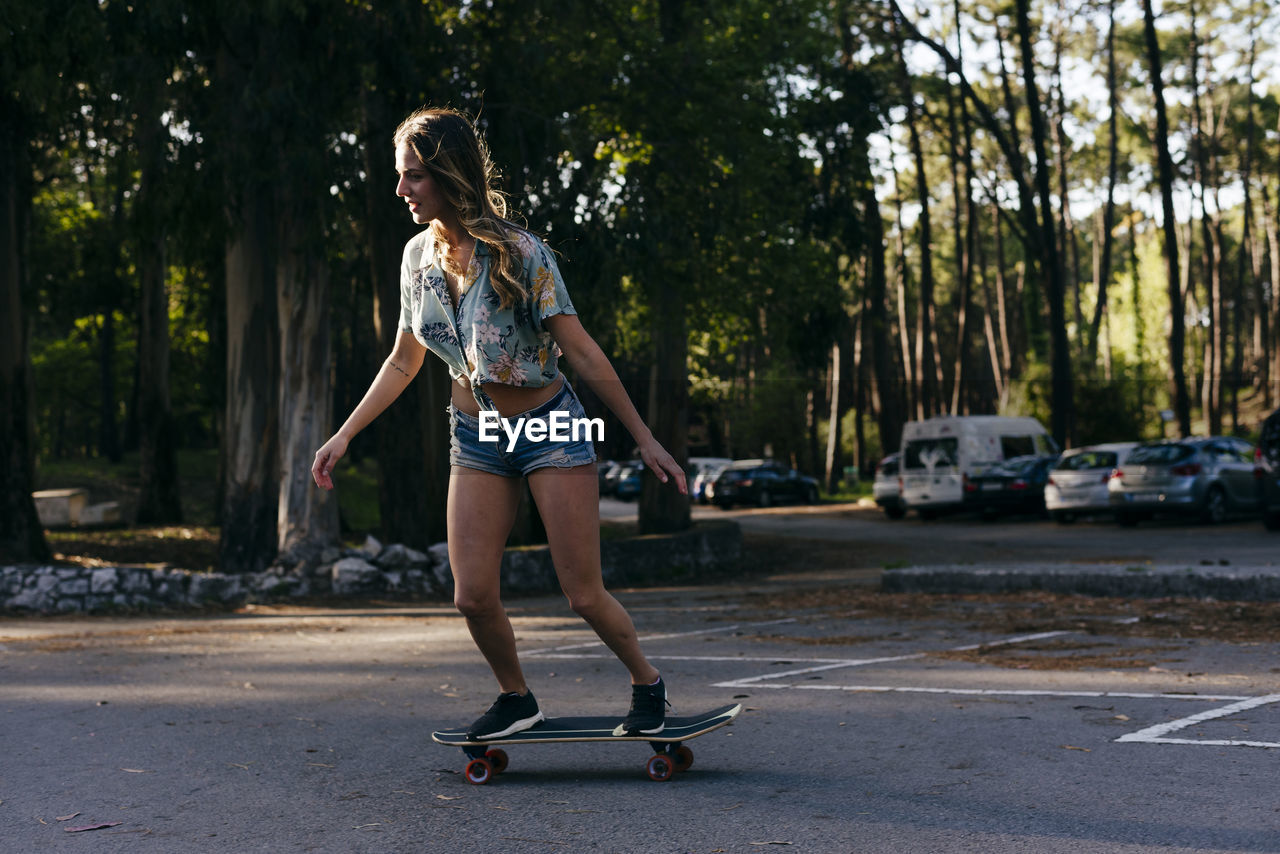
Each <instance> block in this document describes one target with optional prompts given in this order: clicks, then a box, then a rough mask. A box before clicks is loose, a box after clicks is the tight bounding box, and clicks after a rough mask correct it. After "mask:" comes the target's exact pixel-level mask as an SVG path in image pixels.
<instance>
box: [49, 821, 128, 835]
mask: <svg viewBox="0 0 1280 854" xmlns="http://www.w3.org/2000/svg"><path fill="white" fill-rule="evenodd" d="M121 824H124V822H122V821H104V822H102V823H101V824H86V825H82V826H81V827H64V828H62V829H63V830H65V831H66V832H67V833H80V832H81V831H85V830H102V829H103V828H104V827H118V826H119V825H121Z"/></svg>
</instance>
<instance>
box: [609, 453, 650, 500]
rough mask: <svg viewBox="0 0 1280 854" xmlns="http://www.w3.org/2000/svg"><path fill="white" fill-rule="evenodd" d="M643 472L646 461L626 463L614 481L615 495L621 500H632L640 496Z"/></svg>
mask: <svg viewBox="0 0 1280 854" xmlns="http://www.w3.org/2000/svg"><path fill="white" fill-rule="evenodd" d="M643 472H644V463H642V462H640V461H639V460H636V461H634V462H630V463H627V464H626V465H624V466H623V467H622V471H620V472H619V473H618V477H617V479H616V480H615V481H614V486H613V497H614V498H617V499H618V500H619V501H631V500H633V499H635V498H639V497H640V476H641V474H643Z"/></svg>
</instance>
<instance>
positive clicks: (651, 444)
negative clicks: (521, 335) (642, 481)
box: [542, 314, 689, 495]
mask: <svg viewBox="0 0 1280 854" xmlns="http://www.w3.org/2000/svg"><path fill="white" fill-rule="evenodd" d="M542 325H543V326H544V327H546V329H547V331H548V332H550V333H551V335H552V337H553V338H555V339H556V343H557V344H559V345H560V350H561V351H562V352H563V353H564V358H565V359H566V360H567V361H568V362H569V364H570V365H572V366H573V371H574V373H575V374H576V375H577V376H579V377H582V379H583V381H584V382H586V384H587V385H589V386H591V390H592V391H593V392H595V394H596V396H597V397H599V398H600V399H601V400H602V401H604V404H605V406H607V407H609V410H610V411H611V412H613V414H614V415H616V416H618V420H619V421H621V422H622V426H624V427H626V428H627V432H629V433H630V434H631V436H632V438H634V439H635V440H636V446H637V447H638V448H639V450H640V458H641V459H642V460H644V464H645V466H646V467H647V468H649V469H650V470H651V471H652V472H653V473H654V474H655V475H657V476H658V480H660V481H662V482H663V483H666V482H667V478H668V477H673V478H675V481H676V488H677V489H679V490H680V494H681V495H688V494H689V485H688V483H687V481H686V480H685V474H684V469H682V468H681V467H680V465H679V464H678V463H677V462H676V461H675V459H674V458H673V457H672V456H671V454H669V453H667V450H666V449H665V448H663V447H662V445H661V444H660V443H659V442H658V440H657V439H655V438H653V433H652V431H650V430H649V428H648V426H647V425H646V424H645V423H644V420H643V419H642V418H641V417H640V413H639V412H637V411H636V407H635V405H634V404H633V403H632V402H631V397H630V396H629V395H628V394H627V390H626V389H625V388H623V387H622V380H620V379H618V372H617V371H615V370H614V369H613V364H612V363H611V362H610V361H609V357H608V356H606V355H605V354H604V351H603V350H601V349H600V345H599V344H597V343H596V341H595V339H594V338H592V337H591V334H590V333H589V332H587V330H586V329H585V328H583V326H582V321H580V320H579V319H578V316H577V315H576V314H554V315H552V316H551V317H548V318H546V319H545V320H543V321H542Z"/></svg>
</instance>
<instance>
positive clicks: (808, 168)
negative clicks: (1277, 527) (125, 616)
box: [0, 0, 1280, 572]
mask: <svg viewBox="0 0 1280 854" xmlns="http://www.w3.org/2000/svg"><path fill="white" fill-rule="evenodd" d="M1277 17H1278V16H1277V15H1276V14H1275V10H1274V8H1273V7H1272V4H1271V3H1270V2H1267V0H1164V2H1159V0H1037V2H1032V0H1016V1H1015V2H993V0H953V2H952V3H945V4H929V5H928V7H927V8H926V7H923V6H916V5H913V4H909V3H899V2H894V0H887V2H886V0H789V2H785V3H778V2H776V0H760V2H757V0H716V2H710V0H705V2H697V0H689V2H680V1H679V0H639V1H638V2H636V1H635V0H633V2H614V0H591V1H590V2H583V1H582V0H558V2H556V3H547V2H542V0H519V2H517V1H516V0H490V2H460V3H459V2H442V1H441V0H420V2H419V0H414V2H407V0H406V2H376V3H375V2H357V0H345V2H344V1H343V0H253V1H252V2H251V1H250V0H227V2H221V3H191V2H180V0H152V1H151V2H146V3H143V2H135V3H133V4H130V3H126V2H117V0H10V2H7V3H5V4H4V9H3V11H2V12H0V76H2V80H3V87H2V91H0V259H3V263H4V267H3V276H2V278H0V294H2V296H3V299H4V309H3V328H2V329H0V448H3V450H4V453H3V454H0V490H2V493H3V494H2V495H0V500H2V501H3V505H2V506H0V558H3V559H6V560H42V559H47V558H48V556H49V548H48V543H47V541H46V537H45V534H44V532H43V531H42V530H41V528H40V526H39V524H38V521H37V520H36V517H35V513H34V509H33V505H32V502H31V498H30V493H31V490H32V489H33V488H34V486H35V484H36V483H37V482H38V481H40V482H42V481H43V478H42V477H41V476H40V475H39V474H38V473H40V472H46V471H49V470H57V469H56V466H57V464H58V462H59V461H64V460H75V459H85V458H94V459H106V460H111V461H116V462H119V461H121V460H126V461H129V465H131V466H135V468H136V474H137V490H136V501H135V502H133V503H132V504H131V505H130V508H129V513H130V516H131V521H135V522H137V523H139V524H151V525H162V524H166V523H174V522H179V521H182V520H183V519H184V518H187V519H188V521H191V518H190V514H191V512H192V511H191V510H190V502H189V501H184V495H183V494H182V490H181V489H180V486H179V484H180V482H185V481H180V479H179V474H180V466H179V460H184V461H189V460H193V459H205V460H208V459H211V458H212V459H216V461H217V462H216V464H213V465H207V469H208V470H207V471H205V472H204V477H203V479H204V480H205V481H207V482H208V483H209V484H210V485H211V489H210V492H211V493H212V495H213V498H212V499H211V500H210V501H208V502H207V504H208V515H209V516H210V517H211V518H207V519H196V520H194V521H195V522H197V523H201V524H204V525H206V527H207V529H208V530H211V531H213V532H215V533H214V536H215V537H216V540H217V541H216V561H217V564H218V565H219V567H220V568H221V569H223V570H225V571H231V572H235V571H254V570H258V569H262V568H263V567H265V566H266V565H268V564H270V563H272V562H276V563H281V562H283V563H296V562H298V561H300V560H311V559H314V557H315V555H316V554H317V553H318V552H319V551H320V550H322V549H323V548H324V547H326V546H328V545H332V544H333V543H335V542H336V541H337V540H338V539H339V538H340V537H341V536H342V529H341V527H340V526H341V525H342V522H343V520H341V519H340V518H339V512H338V505H337V503H336V501H335V500H334V497H333V496H332V495H331V494H328V493H325V492H323V491H321V490H318V489H316V488H315V487H314V486H313V485H312V484H311V483H310V476H309V472H308V469H309V466H310V461H311V457H312V454H313V453H314V450H315V448H317V447H318V446H319V445H320V444H321V443H322V442H323V441H324V440H325V438H327V436H328V435H329V433H330V432H331V431H332V430H333V429H334V427H335V426H336V423H337V422H338V421H340V420H341V418H342V417H344V416H345V414H346V413H347V412H348V411H349V410H350V409H351V407H352V406H353V405H354V403H355V402H356V401H357V400H358V399H359V397H360V395H361V394H362V393H363V391H364V389H365V387H366V386H367V384H368V382H369V380H370V378H371V377H372V376H373V375H374V373H375V372H376V370H377V367H378V365H379V363H380V362H381V360H382V359H383V358H384V356H385V353H386V352H387V351H388V350H389V348H390V343H391V340H392V338H393V337H394V334H395V329H396V322H397V318H398V314H399V281H398V274H399V263H400V253H401V248H402V246H403V244H404V241H405V240H406V239H407V238H408V237H409V236H410V235H411V234H412V228H413V226H412V223H411V222H410V220H409V218H408V216H407V215H406V213H405V211H404V208H403V207H402V205H403V203H402V201H401V200H400V199H398V198H397V197H396V196H395V194H394V187H395V181H396V176H395V173H394V169H393V162H392V149H391V143H390V139H391V132H392V130H393V129H394V128H395V126H396V124H397V123H398V122H399V120H400V119H401V118H403V117H404V116H405V115H406V114H407V113H408V112H410V111H411V110H413V109H414V108H416V107H418V106H420V105H422V104H431V105H450V106H454V107H458V108H461V109H464V110H467V111H469V112H470V113H472V114H473V115H476V116H478V121H479V124H480V126H481V127H482V129H483V130H484V132H485V133H486V135H487V137H488V140H489V143H490V146H491V148H492V151H493V154H494V158H495V160H496V161H497V163H498V164H499V165H500V166H501V168H502V169H503V183H504V189H505V190H506V191H507V192H508V193H509V194H510V196H511V198H512V199H513V201H514V203H515V207H516V208H517V209H518V210H520V211H521V212H522V213H523V217H524V219H525V221H526V222H527V224H528V226H529V227H530V228H532V229H533V230H534V231H536V232H538V233H539V234H541V235H543V236H544V237H545V238H546V239H547V241H548V242H549V244H550V245H551V246H552V247H553V248H554V249H555V250H556V252H557V253H558V254H559V258H560V266H561V269H562V271H563V273H564V276H565V278H566V281H567V282H568V285H569V290H570V293H571V295H572V298H573V300H574V303H575V305H576V307H577V309H578V311H579V312H580V313H581V314H582V315H583V317H584V321H585V324H586V326H587V328H588V329H589V330H591V331H592V332H593V334H594V335H595V337H596V338H597V339H598V340H599V341H600V342H601V344H602V346H603V347H604V349H605V350H606V352H607V353H609V354H610V356H611V358H612V359H613V360H614V363H615V365H616V367H617V368H618V370H619V373H620V375H621V376H622V377H623V379H624V382H625V383H626V385H627V387H628V388H629V390H630V391H631V394H632V397H633V399H635V400H636V401H637V402H638V404H639V406H640V409H641V411H642V413H643V414H644V415H645V416H646V419H647V421H648V423H649V424H650V426H651V427H652V428H653V429H654V432H655V434H656V435H657V436H658V438H659V439H660V440H661V441H663V442H664V444H665V445H666V446H667V447H668V448H669V449H671V450H672V451H673V452H675V453H676V454H677V455H678V456H679V457H680V458H682V459H683V458H684V457H685V456H686V455H698V454H705V455H716V456H730V457H743V456H757V455H766V454H767V455H772V456H774V457H777V458H781V459H786V460H788V461H790V462H791V463H793V464H794V465H796V466H797V467H799V468H800V469H802V470H805V471H809V472H812V473H815V474H819V475H821V476H823V477H824V478H825V480H826V483H827V486H828V489H834V488H836V486H837V484H838V482H839V480H840V479H841V477H842V476H843V475H844V473H845V472H846V471H847V470H850V469H851V470H854V471H858V472H863V473H866V472H868V471H869V470H870V468H871V467H872V466H874V464H875V461H876V460H877V459H878V457H879V456H880V455H881V454H882V453H885V452H887V451H888V450H892V449H894V448H895V447H896V446H897V442H898V438H899V435H900V431H901V428H902V425H903V423H904V422H905V421H906V420H908V419H911V418H921V417H927V416H929V415H934V414H940V413H957V414H965V413H974V414H981V413H997V412H999V413H1010V414H1028V415H1034V416H1037V417H1039V418H1041V419H1042V420H1043V421H1044V423H1046V424H1047V425H1049V426H1050V428H1051V431H1052V433H1053V434H1054V435H1055V437H1056V438H1057V439H1058V441H1059V443H1060V444H1062V445H1064V446H1069V445H1080V444H1085V443H1088V442H1095V441H1104V440H1124V439H1139V438H1151V437H1155V436H1160V435H1163V434H1165V433H1166V432H1171V433H1176V434H1179V435H1187V434H1190V433H1191V432H1192V431H1193V430H1196V431H1199V432H1211V433H1221V432H1233V433H1238V434H1242V435H1248V434H1249V433H1250V431H1252V430H1253V429H1254V428H1255V423H1256V414H1257V413H1258V412H1260V411H1264V410H1269V409H1270V408H1272V407H1273V406H1275V405H1276V403H1277V398H1278V397H1280V347H1277V346H1276V343H1277V342H1276V337H1277V335H1280V313H1278V302H1277V285H1278V284H1280V224H1278V222H1280V215H1278V214H1277V205H1278V204H1280V124H1278V123H1280V106H1278V97H1280V77H1278V76H1277V74H1276V69H1277V67H1280V63H1277V58H1280V54H1278V53H1277V40H1278V39H1280V21H1278V20H1277ZM432 361H434V360H432ZM446 402H447V375H446V374H445V373H444V372H443V369H442V367H441V366H438V365H434V364H431V363H429V367H428V369H426V370H424V372H423V374H422V375H421V376H420V377H419V379H418V381H417V382H416V383H415V384H414V385H413V386H412V387H411V389H410V391H409V392H408V393H406V394H405V395H404V396H403V397H402V399H401V400H400V401H398V402H397V403H396V404H395V405H394V406H393V407H392V408H391V410H389V411H388V413H387V414H386V415H384V417H383V418H382V419H380V420H379V421H378V422H377V423H376V424H375V425H374V426H373V427H372V428H370V429H369V431H368V432H367V433H366V434H364V435H362V436H361V438H360V439H359V440H357V442H356V443H355V444H354V445H353V447H352V450H351V455H350V459H349V461H348V465H349V466H350V467H351V469H350V470H351V471H353V472H354V471H355V469H356V468H357V467H359V466H362V465H367V466H368V467H369V469H370V470H371V471H372V472H373V476H374V477H376V482H377V493H376V494H377V499H376V502H377V506H378V510H379V512H378V514H377V515H376V517H375V518H376V519H377V520H378V524H379V525H380V531H381V533H382V535H383V537H384V538H386V539H388V540H390V541H395V542H403V543H407V544H409V545H413V546H418V547H422V546H425V545H427V544H429V543H431V542H435V541H438V540H440V539H442V538H443V519H444V512H443V505H444V500H443V498H444V490H445V484H446V479H447V460H446V457H445V454H446V451H445V449H446V447H447V437H446V435H445V433H444V431H445V429H446V419H444V417H443V414H442V411H443V409H444V406H445V404H446ZM586 402H587V405H588V409H589V411H591V414H603V412H602V411H601V408H600V407H599V406H598V402H597V401H594V400H591V399H590V398H588V399H587V401H586ZM1162 413H1165V420H1170V419H1171V423H1169V424H1166V423H1165V421H1164V420H1162V417H1161V414H1162ZM606 445H607V447H605V448H604V449H603V450H604V451H605V454H606V455H608V456H613V457H620V458H625V457H626V456H628V455H629V454H630V452H631V450H632V449H631V447H630V446H629V437H627V435H626V433H625V431H624V430H622V429H621V428H620V427H619V426H618V425H617V424H616V423H614V422H611V423H610V426H609V429H607V430H606ZM193 452H199V454H200V456H193ZM342 474H343V473H342V472H340V473H339V477H338V481H339V484H340V485H339V491H341V489H342ZM352 477H354V475H352ZM46 485H50V484H46ZM51 485H59V484H51ZM655 486H656V484H654V483H647V484H646V486H645V490H644V493H643V494H642V498H641V503H640V519H641V528H642V530H645V531H667V530H677V529H680V528H682V527H684V526H687V525H688V524H689V506H688V502H687V500H686V499H684V498H683V497H681V496H678V495H676V494H675V493H674V491H673V490H670V489H657V488H655ZM372 500H373V498H372V497H370V501H372ZM219 531H220V532H221V534H220V536H219V535H218V534H217V532H219Z"/></svg>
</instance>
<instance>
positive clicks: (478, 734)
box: [467, 691, 542, 741]
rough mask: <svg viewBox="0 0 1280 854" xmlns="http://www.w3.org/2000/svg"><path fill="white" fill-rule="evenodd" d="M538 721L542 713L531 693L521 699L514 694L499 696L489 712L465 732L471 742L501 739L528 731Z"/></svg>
mask: <svg viewBox="0 0 1280 854" xmlns="http://www.w3.org/2000/svg"><path fill="white" fill-rule="evenodd" d="M540 720H542V712H541V711H540V710H539V709H538V701H537V700H535V699H533V692H532V691H529V692H527V693H526V694H525V695H524V696H523V697H522V696H520V695H519V694H516V693H511V694H499V695H498V699H497V700H495V701H494V703H493V705H492V706H490V707H489V711H487V712H485V713H484V714H483V715H481V716H480V719H479V720H478V721H476V722H475V723H473V724H472V725H471V728H470V729H468V730H467V738H469V739H471V740H472V741H489V740H492V739H495V738H502V737H503V736H508V735H513V734H514V733H517V732H522V731H523V730H526V729H529V728H530V727H532V726H533V725H534V724H536V723H538V722H539V721H540Z"/></svg>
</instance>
